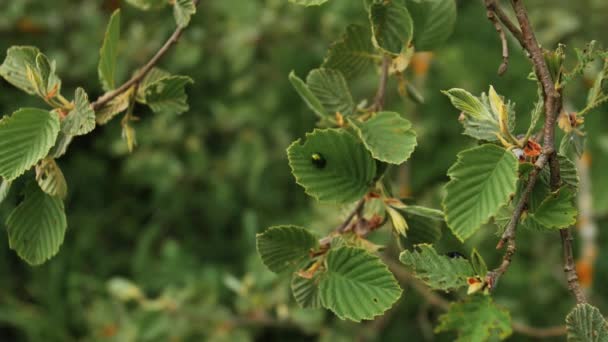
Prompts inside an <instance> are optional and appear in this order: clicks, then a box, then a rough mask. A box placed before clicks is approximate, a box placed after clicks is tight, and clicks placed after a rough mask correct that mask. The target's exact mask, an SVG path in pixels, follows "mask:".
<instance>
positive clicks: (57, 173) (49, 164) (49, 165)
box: [36, 158, 68, 199]
mask: <svg viewBox="0 0 608 342" xmlns="http://www.w3.org/2000/svg"><path fill="white" fill-rule="evenodd" d="M36 182H38V186H40V189H42V191H44V192H46V193H47V194H48V195H50V196H53V197H59V198H61V199H64V198H65V197H66V196H67V194H68V184H67V182H66V181H65V177H64V176H63V172H61V169H60V168H59V165H57V163H56V162H55V159H53V158H45V159H42V160H41V161H40V162H39V163H38V164H37V165H36Z"/></svg>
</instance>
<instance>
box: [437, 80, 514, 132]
mask: <svg viewBox="0 0 608 342" xmlns="http://www.w3.org/2000/svg"><path fill="white" fill-rule="evenodd" d="M490 89H491V90H493V88H490ZM443 93H444V94H445V95H447V96H448V97H449V98H450V101H451V102H452V105H453V106H454V107H456V109H458V110H461V111H462V115H463V116H462V117H461V123H462V125H463V126H464V134H466V135H468V136H470V137H473V138H475V139H478V140H487V141H497V140H498V138H497V135H501V130H500V114H501V113H500V111H499V110H498V109H499V108H492V105H491V103H490V100H489V99H488V97H487V95H486V94H485V93H483V94H481V97H475V96H473V95H472V94H471V93H469V92H468V91H466V90H464V89H459V88H453V89H450V90H447V91H443ZM501 102H502V101H501ZM501 107H502V106H501ZM505 110H506V113H505V114H506V116H507V118H506V121H507V128H508V130H509V132H512V131H513V128H514V126H515V113H514V110H513V105H512V104H511V103H510V102H508V103H507V104H506V105H505Z"/></svg>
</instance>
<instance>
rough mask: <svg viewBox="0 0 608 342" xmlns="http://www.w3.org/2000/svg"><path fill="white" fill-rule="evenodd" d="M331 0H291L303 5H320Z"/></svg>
mask: <svg viewBox="0 0 608 342" xmlns="http://www.w3.org/2000/svg"><path fill="white" fill-rule="evenodd" d="M327 1H329V0H289V2H291V3H293V4H296V5H301V6H319V5H322V4H324V3H326V2H327Z"/></svg>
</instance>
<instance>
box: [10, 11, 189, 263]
mask: <svg viewBox="0 0 608 342" xmlns="http://www.w3.org/2000/svg"><path fill="white" fill-rule="evenodd" d="M174 9H175V10H174V13H175V18H176V21H177V25H178V27H185V26H186V25H187V24H188V22H189V19H190V16H191V15H192V14H194V12H195V6H194V3H193V2H192V1H190V0H187V1H176V2H175V4H174ZM119 50H120V10H117V11H116V12H114V14H113V15H112V17H111V18H110V22H109V23H108V26H107V30H106V34H105V37H104V41H103V45H102V47H101V49H100V56H99V64H98V74H99V80H100V82H101V85H102V88H103V90H104V91H106V92H107V93H106V94H111V93H112V92H113V91H116V89H117V88H118V84H117V79H116V67H117V61H118V57H119V55H118V52H119ZM0 76H2V77H3V78H4V79H5V80H6V81H7V82H9V83H10V84H12V85H13V86H15V87H16V88H18V89H20V90H22V91H24V92H26V93H27V94H29V95H33V96H37V97H38V98H40V99H41V100H42V101H44V102H45V103H46V104H47V105H48V106H50V107H51V109H39V108H21V109H19V110H17V111H15V112H14V113H12V114H11V115H7V116H4V117H3V118H2V120H0V141H2V143H1V144H0V165H1V166H0V189H1V191H0V202H2V201H3V200H4V199H5V198H6V197H7V196H8V194H9V192H10V191H11V188H14V189H13V190H12V191H15V192H23V194H24V199H23V200H22V201H21V203H20V204H19V205H18V206H17V207H16V208H15V209H14V211H13V212H12V213H11V214H10V215H9V216H8V218H7V220H6V225H7V227H8V235H9V244H10V247H11V248H12V249H14V250H15V251H16V252H17V254H18V255H19V256H20V257H21V258H22V259H24V260H25V261H26V262H28V263H29V264H31V265H40V264H42V263H44V262H45V261H47V260H48V259H50V258H51V257H53V256H54V255H55V254H56V253H57V252H58V250H59V248H60V246H61V244H62V243H63V240H64V236H65V233H66V230H67V220H66V214H65V209H64V203H63V201H64V199H65V198H66V196H67V195H68V186H67V184H68V182H67V181H66V179H65V177H64V175H63V173H62V171H61V168H60V167H59V165H58V163H57V159H59V158H60V157H62V156H63V155H64V154H65V153H66V152H67V149H68V146H69V144H70V143H71V141H72V139H73V138H74V137H77V136H82V135H86V134H89V133H91V132H92V131H93V130H94V129H95V127H96V126H97V125H105V124H106V123H108V122H109V121H110V120H111V119H112V118H114V117H115V116H116V115H118V114H120V113H122V112H125V111H126V114H125V117H124V119H123V120H122V126H123V136H124V137H125V139H126V141H127V144H128V146H129V149H132V148H133V147H134V145H135V144H136V141H135V130H134V128H133V127H132V126H131V124H132V121H134V120H136V119H137V117H135V116H134V113H133V111H134V107H135V103H141V104H145V105H147V106H149V107H150V108H151V109H152V110H153V111H154V112H157V113H162V114H164V115H175V114H180V113H183V112H185V111H187V110H188V105H187V96H186V93H185V86H186V85H187V84H189V83H192V80H191V79H190V78H189V77H186V76H179V75H171V74H169V73H168V72H166V71H163V70H161V69H152V70H151V72H149V73H147V74H146V75H145V78H144V79H143V80H142V81H141V82H137V83H135V84H133V85H132V86H131V87H129V88H127V89H125V90H124V91H121V92H117V96H114V97H112V98H111V100H110V101H108V102H107V103H105V104H103V105H101V106H99V108H95V107H94V105H93V104H92V103H91V102H90V100H89V96H88V94H87V92H86V91H85V90H84V89H83V88H82V87H77V88H76V90H75V92H74V96H73V100H71V101H70V100H68V99H66V98H65V97H64V96H63V95H62V81H61V78H60V77H59V76H58V74H57V70H56V66H55V61H53V60H51V59H49V58H48V57H47V56H46V55H45V54H44V53H42V52H41V51H40V50H39V49H38V48H36V47H33V46H13V47H11V48H9V49H8V51H7V56H6V59H5V60H4V62H3V63H2V65H0ZM32 168H34V169H35V172H33V173H32V172H28V171H30V170H31V169H32ZM22 176H23V177H22ZM17 180H18V181H17ZM13 184H14V185H15V186H11V185H13Z"/></svg>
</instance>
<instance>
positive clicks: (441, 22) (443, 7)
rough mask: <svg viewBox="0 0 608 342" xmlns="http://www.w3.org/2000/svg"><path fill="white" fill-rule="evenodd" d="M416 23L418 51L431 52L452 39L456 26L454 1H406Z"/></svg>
mask: <svg viewBox="0 0 608 342" xmlns="http://www.w3.org/2000/svg"><path fill="white" fill-rule="evenodd" d="M405 5H406V7H407V9H408V10H409V12H410V15H411V17H412V20H413V21H414V41H413V43H414V46H415V47H416V51H430V50H434V49H436V48H438V47H439V46H441V45H442V44H443V43H445V41H446V40H447V39H448V38H449V37H450V35H451V34H452V32H453V31H454V26H455V24H456V1H454V0H405Z"/></svg>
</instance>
